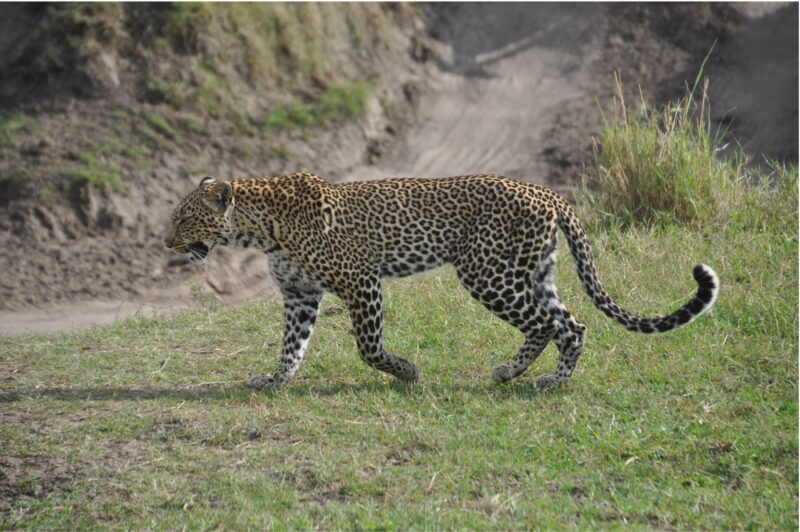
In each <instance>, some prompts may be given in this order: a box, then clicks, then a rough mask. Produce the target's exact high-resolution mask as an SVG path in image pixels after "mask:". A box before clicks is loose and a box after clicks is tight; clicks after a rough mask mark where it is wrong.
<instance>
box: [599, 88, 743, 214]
mask: <svg viewBox="0 0 800 532" xmlns="http://www.w3.org/2000/svg"><path fill="white" fill-rule="evenodd" d="M615 84H616V96H615V98H614V109H613V115H612V116H611V118H610V119H609V118H607V117H606V116H605V115H604V117H603V119H604V127H603V129H602V131H601V132H600V135H599V137H598V138H597V139H596V140H595V150H594V151H595V166H594V168H593V169H591V170H590V171H589V172H588V173H587V174H586V175H585V176H584V184H586V183H587V181H588V182H589V184H590V185H591V186H592V187H593V188H594V193H593V194H589V195H588V197H589V202H590V203H591V206H592V210H593V211H596V212H599V213H601V215H602V216H603V218H604V221H605V222H608V223H612V224H614V225H621V226H626V225H630V224H641V225H645V226H652V225H654V224H663V223H672V222H678V223H690V224H691V223H697V224H706V223H710V222H713V221H715V220H718V219H719V217H720V216H724V215H725V214H726V213H730V212H731V211H732V210H735V209H736V207H737V204H738V202H739V201H740V200H741V198H742V194H743V193H744V189H745V187H746V179H745V175H746V171H745V163H746V158H745V156H744V153H743V152H742V150H741V149H737V150H734V153H733V155H732V156H729V157H727V158H721V157H719V155H718V154H719V151H720V150H721V149H722V147H723V146H722V139H723V133H724V132H720V131H716V132H712V131H711V127H710V124H709V120H708V116H707V115H708V111H707V109H708V97H707V95H706V88H707V86H708V80H706V81H705V83H704V85H703V92H702V95H701V96H700V97H699V98H695V97H694V89H693V90H692V91H689V92H688V94H687V95H686V97H684V98H683V99H681V100H678V101H676V102H670V103H668V104H667V105H666V106H664V107H663V108H661V109H654V108H652V107H649V106H647V104H645V103H644V101H643V102H642V106H641V109H640V110H639V111H637V112H631V111H630V109H629V108H628V106H627V105H626V103H625V100H624V98H623V95H622V86H621V83H620V80H619V78H618V77H615ZM696 85H697V84H695V87H696Z"/></svg>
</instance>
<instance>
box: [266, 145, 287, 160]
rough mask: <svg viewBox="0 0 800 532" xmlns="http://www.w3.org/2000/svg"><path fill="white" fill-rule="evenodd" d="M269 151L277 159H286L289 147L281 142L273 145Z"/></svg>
mask: <svg viewBox="0 0 800 532" xmlns="http://www.w3.org/2000/svg"><path fill="white" fill-rule="evenodd" d="M270 153H271V154H272V156H273V157H275V158H278V159H288V158H289V155H290V151H289V148H287V147H286V146H284V145H283V144H281V145H278V146H273V147H272V150H270Z"/></svg>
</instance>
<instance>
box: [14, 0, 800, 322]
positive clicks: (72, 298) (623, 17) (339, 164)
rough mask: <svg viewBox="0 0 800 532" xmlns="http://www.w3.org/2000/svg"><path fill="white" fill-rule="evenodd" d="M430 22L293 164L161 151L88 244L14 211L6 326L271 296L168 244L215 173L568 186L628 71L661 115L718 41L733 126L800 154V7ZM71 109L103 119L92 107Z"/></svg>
mask: <svg viewBox="0 0 800 532" xmlns="http://www.w3.org/2000/svg"><path fill="white" fill-rule="evenodd" d="M426 9H427V10H426V11H425V12H424V13H423V15H424V17H423V18H424V21H425V24H424V26H423V25H420V24H421V21H422V20H423V19H420V20H419V21H418V25H417V26H415V27H414V28H412V29H409V30H407V31H405V33H403V37H402V38H403V39H405V40H404V41H403V43H404V44H402V46H401V48H402V49H403V50H404V52H403V53H404V54H405V55H404V57H403V58H402V59H401V58H400V57H399V56H397V55H395V56H392V57H393V59H392V60H391V61H389V62H388V63H387V62H386V61H387V59H385V58H384V60H383V61H384V63H379V64H378V65H379V67H378V68H377V69H378V70H381V72H383V74H382V75H383V78H382V79H381V81H380V82H379V83H378V85H379V87H381V89H380V90H379V91H377V92H376V93H375V94H374V95H373V97H372V98H371V99H370V102H369V105H368V110H367V113H366V115H365V117H364V119H362V120H360V121H359V122H357V123H353V124H349V125H343V126H340V127H336V128H333V129H329V130H326V131H323V132H317V133H315V134H314V138H312V139H310V140H308V139H305V138H304V135H302V134H300V133H293V134H291V135H289V137H288V138H286V139H284V142H286V143H288V145H289V146H290V148H291V150H290V151H291V156H290V157H287V158H280V157H275V156H274V152H270V151H268V150H262V151H258V148H254V150H255V155H252V154H251V155H248V156H247V157H245V156H243V155H242V153H241V152H237V151H236V150H234V145H235V144H237V143H240V142H244V143H245V144H247V143H250V144H248V145H252V144H253V142H254V140H253V139H250V140H248V139H247V138H244V139H243V140H242V139H240V138H236V137H234V138H229V139H228V140H209V137H202V138H189V139H188V140H187V141H186V142H185V145H186V146H188V147H189V148H190V149H189V150H188V152H189V154H188V156H187V155H180V153H178V154H176V152H180V149H179V148H175V149H174V150H172V151H170V152H167V153H160V154H157V155H156V157H157V158H156V160H155V164H154V167H153V170H152V172H151V174H152V177H150V180H143V181H141V186H140V187H139V188H137V190H136V191H135V192H132V193H129V195H127V196H126V197H118V196H115V195H113V194H111V195H97V194H95V195H94V196H91V197H89V204H90V205H89V206H88V208H84V210H86V211H87V212H88V214H87V216H88V217H89V218H90V219H91V225H92V227H94V228H95V229H93V231H94V233H93V234H90V235H88V236H87V237H84V238H78V239H70V238H69V235H66V237H64V238H62V237H60V236H59V234H58V233H59V231H60V232H61V233H64V232H65V231H64V230H63V229H60V228H61V227H66V228H67V232H68V230H69V225H66V226H64V222H63V221H62V220H61V219H60V218H59V216H61V215H63V216H64V217H65V218H64V219H68V218H69V217H70V216H72V217H73V218H74V215H72V214H68V213H65V212H63V211H46V212H37V210H36V209H35V208H34V209H31V210H29V211H24V213H23V214H19V213H20V212H23V211H20V210H17V211H15V212H17V213H18V214H17V215H18V216H21V218H20V219H19V222H18V223H17V222H14V219H13V216H9V218H7V219H6V221H2V220H0V239H2V242H0V244H2V245H3V246H4V248H5V249H7V250H8V249H11V250H12V251H10V252H8V253H6V254H4V256H3V257H2V261H1V262H2V264H0V267H2V268H3V269H4V270H5V271H6V272H8V273H9V274H10V275H7V276H6V278H5V279H4V281H3V284H2V287H4V298H5V300H4V302H3V304H2V305H0V306H4V307H6V308H9V309H13V312H2V313H0V330H4V331H7V332H20V331H23V330H54V329H59V328H65V327H72V326H79V325H81V326H82V325H86V324H87V323H92V322H102V321H109V320H113V319H115V318H116V317H118V316H120V315H121V314H125V313H129V312H131V311H135V310H136V309H141V310H142V311H143V312H153V311H154V309H156V310H155V311H158V310H157V309H159V308H164V307H168V308H169V307H177V308H180V307H182V306H184V305H186V304H189V303H191V301H192V300H193V299H194V300H198V299H199V300H201V301H205V300H208V299H214V300H221V301H223V302H225V303H235V302H239V301H243V300H246V299H251V298H260V297H264V296H265V295H268V294H269V293H270V284H269V281H268V276H267V274H266V271H265V260H264V258H263V257H260V256H258V255H257V254H253V253H244V252H238V251H228V250H219V251H215V252H214V254H213V256H212V257H211V259H210V261H209V265H208V266H207V268H205V269H203V270H199V271H198V270H196V269H191V268H189V267H188V266H185V265H182V264H180V263H179V261H175V260H174V258H172V257H169V256H168V255H166V254H165V253H164V252H163V250H162V249H161V248H160V244H159V236H160V234H159V223H161V221H163V220H164V219H165V216H166V213H168V208H165V206H164V205H163V204H162V202H161V199H160V197H159V194H161V195H163V194H164V193H169V194H172V195H177V194H179V193H181V192H183V191H185V190H186V189H187V188H188V187H189V186H191V183H193V182H194V181H195V180H196V179H197V178H198V177H199V176H200V174H199V169H202V172H203V173H211V174H212V175H219V176H225V177H229V178H237V177H245V176H252V175H270V174H273V175H274V174H278V173H282V172H287V171H296V170H311V171H315V172H317V173H319V174H320V175H323V176H325V177H327V178H329V179H332V180H353V179H371V178H380V177H388V176H400V175H408V176H430V177H441V176H447V175H456V174H464V173H476V172H495V173H500V174H505V175H509V176H513V177H516V178H520V179H529V180H533V181H536V182H540V183H545V184H548V185H550V186H553V187H555V188H561V189H563V190H568V189H569V184H570V182H571V180H572V179H574V178H575V176H576V175H577V174H578V173H579V170H580V167H581V165H582V164H583V163H584V162H585V161H587V160H588V158H589V156H590V152H591V138H592V134H593V133H594V132H595V131H597V130H598V128H599V127H600V125H601V119H600V115H599V113H598V112H597V106H598V103H599V104H600V105H601V106H602V105H606V104H608V102H609V101H610V97H611V94H612V73H613V72H614V71H619V72H620V73H621V77H622V79H623V82H624V83H625V84H626V85H625V88H626V91H627V92H628V94H629V95H630V99H629V101H635V100H634V99H633V98H634V96H636V97H638V94H639V90H638V87H637V85H641V89H642V93H643V95H644V96H645V98H646V99H647V100H648V101H649V102H651V103H658V102H660V101H664V100H665V99H667V98H673V97H676V96H679V95H681V94H682V93H683V91H684V90H685V84H686V81H687V80H693V79H694V76H695V75H696V73H697V70H698V68H699V65H700V62H701V60H702V58H703V57H704V56H705V54H706V53H707V52H708V50H709V49H711V47H712V44H713V43H714V42H715V41H716V42H717V48H716V52H715V53H714V54H713V55H712V58H711V60H710V62H709V65H708V66H707V69H706V72H707V73H708V74H709V76H710V79H711V95H712V108H713V109H714V111H715V115H714V118H715V120H716V121H717V122H718V123H719V124H720V125H721V126H722V127H728V128H729V129H731V131H732V132H733V133H734V134H735V135H736V136H737V139H738V140H739V141H740V142H742V143H744V145H745V146H746V147H747V148H748V149H750V150H751V153H752V154H753V156H754V157H757V156H759V155H760V153H762V152H764V153H767V154H768V155H769V156H771V157H776V158H779V159H783V160H796V159H797V5H796V4H772V5H766V6H759V7H758V8H754V7H753V6H750V5H748V4H737V5H735V6H734V5H730V4H668V5H664V4H547V3H535V4H516V3H514V4H476V3H470V4H434V5H431V6H428V7H427V8H426ZM381 67H383V68H381ZM387 72H388V74H387ZM765 80H768V81H765ZM384 87H388V88H384ZM764 96H766V97H764ZM92 105H94V106H95V107H96V110H95V111H94V112H96V113H98V114H101V113H102V112H104V111H103V107H102V106H96V105H95V104H92ZM75 109H77V111H76V110H75ZM71 112H76V113H90V112H93V111H92V110H91V109H89V108H87V106H86V105H85V104H79V105H78V106H77V107H74V108H73V110H72V111H71ZM105 112H107V114H108V115H109V116H110V115H111V114H112V113H113V111H112V110H108V111H105ZM109 120H110V118H109ZM218 133H219V138H223V137H224V136H225V135H230V133H229V132H225V131H219V132H218ZM257 140H258V139H255V141H257ZM52 144H57V143H56V142H54V143H52ZM50 149H52V146H45V147H44V148H43V150H44V151H45V152H47V151H48V150H50ZM176 175H177V176H179V177H178V178H177V179H176V178H175V176H176ZM153 180H155V182H156V183H157V182H159V181H165V182H168V183H169V185H168V186H163V184H162V185H157V184H153V183H154V181H153ZM85 199H86V198H82V197H77V198H76V199H75V201H77V202H81V201H84V200H85ZM120 217H121V219H119V218H120ZM104 224H105V225H106V226H109V227H107V228H104ZM25 227H28V228H31V227H35V228H42V227H44V229H37V230H36V231H34V232H33V233H30V234H31V235H32V236H33V237H34V240H35V242H33V243H32V244H30V245H28V247H27V249H25V250H19V249H12V248H13V246H19V241H18V240H14V237H13V235H12V236H10V235H11V234H12V233H14V231H23V233H24V230H25V229H24V228H25ZM47 227H51V229H47ZM4 229H5V232H4V231H3V230H4ZM65 287H66V288H65ZM63 305H66V306H63ZM120 309H123V310H122V311H121V310H120ZM23 310H24V312H23ZM79 314H80V315H82V316H83V318H86V319H83V318H82V319H80V320H78V319H77V318H76V317H75V316H77V315H79ZM54 316H55V317H56V318H55V319H54ZM58 316H60V318H59V317H58ZM87 316H88V318H87Z"/></svg>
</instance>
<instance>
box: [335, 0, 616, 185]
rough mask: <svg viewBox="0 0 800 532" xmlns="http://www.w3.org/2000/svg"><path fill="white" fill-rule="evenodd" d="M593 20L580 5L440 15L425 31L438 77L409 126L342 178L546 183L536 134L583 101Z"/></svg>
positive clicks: (596, 33)
mask: <svg viewBox="0 0 800 532" xmlns="http://www.w3.org/2000/svg"><path fill="white" fill-rule="evenodd" d="M601 15H602V8H601V7H598V6H595V5H588V4H570V5H567V4H461V5H452V6H444V7H443V8H442V9H440V10H439V12H438V17H437V19H438V20H436V21H435V22H434V24H433V28H432V33H433V35H434V36H435V37H436V38H437V40H439V41H440V42H441V43H443V47H442V48H443V49H442V50H441V58H440V59H439V61H440V66H441V72H440V73H439V74H438V75H437V76H435V77H434V79H429V80H426V83H427V85H428V90H427V93H428V94H430V96H429V97H427V98H424V99H423V100H422V101H421V103H420V108H419V119H418V121H417V123H416V124H415V125H414V126H413V127H412V128H411V130H410V131H408V132H407V133H406V134H405V135H404V137H403V138H402V139H400V140H399V142H396V143H395V144H394V145H393V146H391V147H389V149H388V150H387V151H386V153H385V154H384V156H383V157H382V158H381V159H380V160H379V161H378V163H377V164H375V165H369V166H368V165H364V166H361V167H358V168H354V169H352V170H351V171H350V172H348V174H349V178H350V179H354V180H355V179H359V180H360V179H375V178H382V177H390V176H414V177H445V176H452V175H461V174H471V173H498V174H502V175H507V176H510V177H516V178H519V179H526V180H531V181H535V182H539V183H547V182H548V181H550V179H548V176H550V175H551V173H552V169H551V168H549V167H548V162H547V161H546V158H545V154H544V150H545V148H546V142H545V140H546V139H545V135H546V134H547V132H548V131H549V130H550V129H551V128H552V127H553V126H554V125H555V119H556V116H557V112H558V111H559V110H560V109H561V108H562V107H563V106H564V105H568V103H569V101H570V100H572V99H575V98H579V97H580V96H582V92H581V87H582V86H583V84H584V83H585V81H586V79H585V78H586V76H587V75H588V73H589V68H588V67H589V65H591V64H592V62H593V61H594V60H595V59H596V57H597V56H598V54H599V52H600V50H601V44H602V38H603V32H604V24H603V23H602V20H603V17H602V16H601ZM548 184H549V183H548Z"/></svg>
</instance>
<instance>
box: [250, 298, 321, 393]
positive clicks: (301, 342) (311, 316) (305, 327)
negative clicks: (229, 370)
mask: <svg viewBox="0 0 800 532" xmlns="http://www.w3.org/2000/svg"><path fill="white" fill-rule="evenodd" d="M321 299H322V293H321V292H305V293H303V292H284V294H283V308H284V326H283V350H282V352H281V360H280V365H279V366H278V370H277V371H276V372H275V374H274V375H272V376H269V375H263V374H258V375H253V376H252V377H250V378H249V379H248V380H247V385H248V386H250V387H251V388H258V389H261V388H269V387H277V386H280V385H282V384H286V383H287V382H289V380H290V379H291V378H292V377H293V376H294V374H295V373H297V370H298V369H300V364H301V363H302V362H303V354H304V353H305V351H306V347H307V346H308V339H309V338H310V337H311V332H312V331H313V330H314V324H315V323H316V321H317V316H318V315H319V303H320V300H321Z"/></svg>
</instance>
